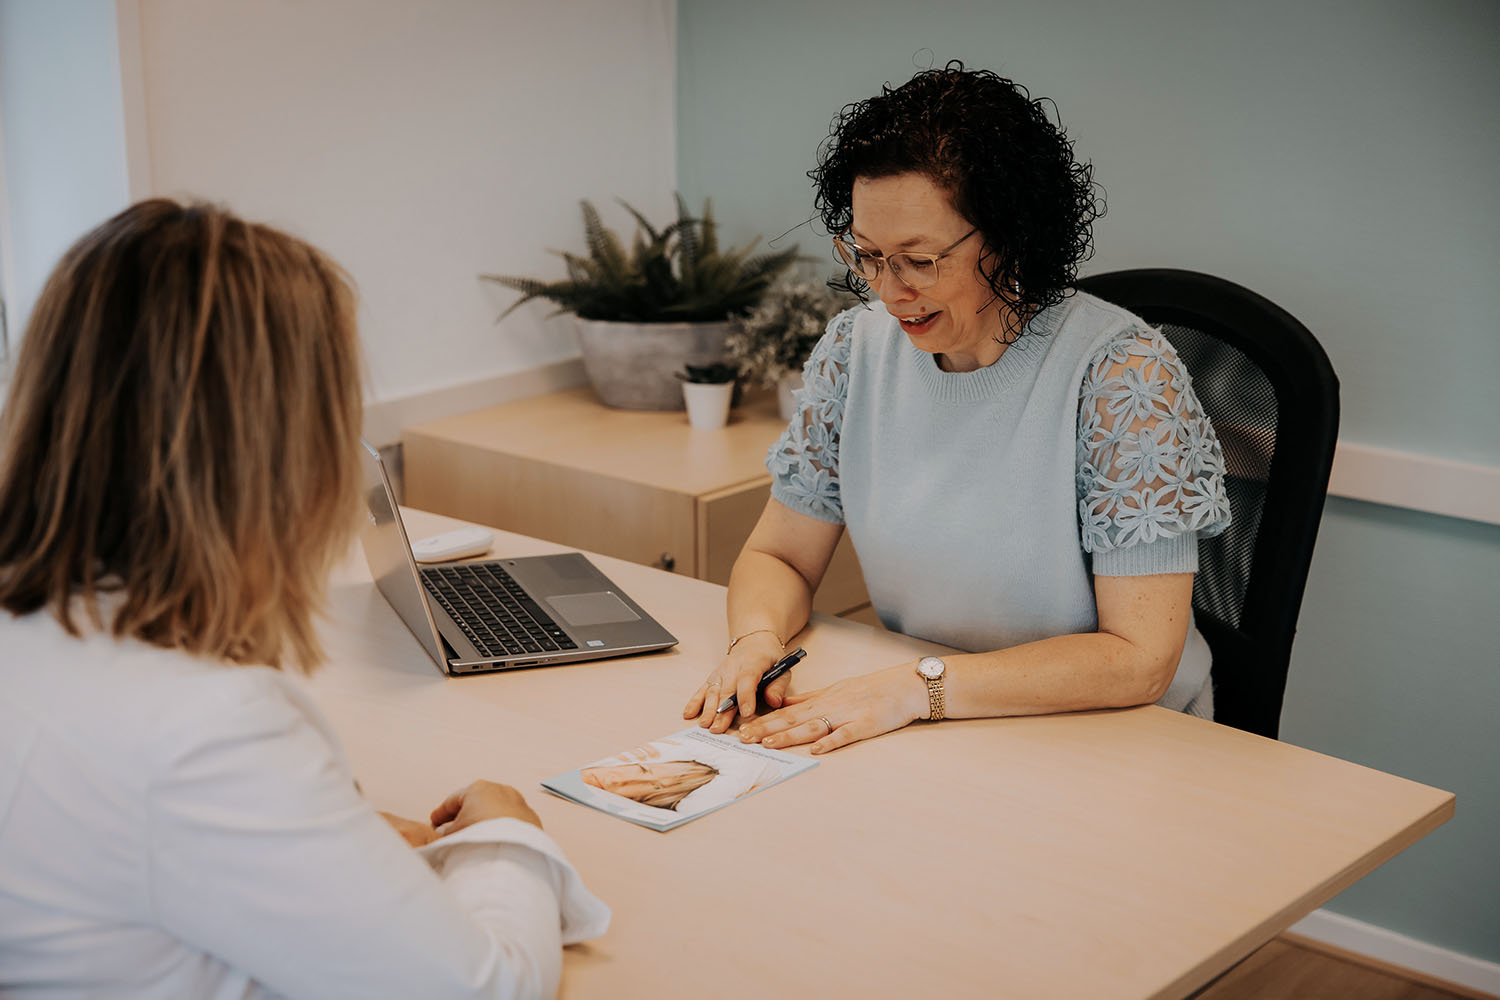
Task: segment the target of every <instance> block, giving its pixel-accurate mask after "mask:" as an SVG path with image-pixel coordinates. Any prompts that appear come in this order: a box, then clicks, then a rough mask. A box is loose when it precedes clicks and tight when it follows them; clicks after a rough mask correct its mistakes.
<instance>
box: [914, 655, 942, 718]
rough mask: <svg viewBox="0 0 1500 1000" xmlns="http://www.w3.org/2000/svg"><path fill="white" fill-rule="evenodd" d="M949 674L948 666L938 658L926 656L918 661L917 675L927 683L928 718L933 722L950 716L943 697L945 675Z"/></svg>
mask: <svg viewBox="0 0 1500 1000" xmlns="http://www.w3.org/2000/svg"><path fill="white" fill-rule="evenodd" d="M947 672H948V664H946V663H944V662H943V661H942V660H940V659H938V658H937V657H936V656H924V657H922V658H921V659H920V660H918V661H917V673H918V674H919V675H921V677H922V679H923V680H924V681H926V682H927V709H928V711H927V718H928V719H930V720H932V721H933V722H936V721H937V720H939V719H941V718H944V717H945V716H946V715H947V714H948V704H947V700H946V699H945V698H944V696H943V675H944V674H946V673H947Z"/></svg>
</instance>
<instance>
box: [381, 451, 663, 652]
mask: <svg viewBox="0 0 1500 1000" xmlns="http://www.w3.org/2000/svg"><path fill="white" fill-rule="evenodd" d="M362 443H363V444H364V454H363V460H364V470H365V476H364V487H365V489H364V495H365V503H366V504H367V506H368V508H369V510H368V514H369V516H368V517H367V518H366V523H364V524H362V525H361V527H360V533H359V540H360V544H361V545H362V546H363V547H364V550H365V561H366V562H367V563H369V565H370V575H371V576H372V577H374V578H375V585H376V586H377V587H378V588H379V589H380V593H381V595H382V596H384V597H385V599H386V601H387V602H388V603H389V604H390V606H391V607H392V608H394V609H395V611H396V614H398V615H400V616H401V620H402V621H403V622H405V623H406V627H407V628H409V629H411V634H412V635H414V636H416V637H417V641H418V642H420V643H421V644H422V646H423V648H424V649H426V650H427V655H429V656H431V657H432V661H433V662H434V663H436V664H437V666H438V668H439V669H440V670H442V671H443V672H444V673H446V674H450V675H458V674H470V673H482V672H488V671H492V670H511V669H514V668H516V667H537V666H542V665H545V664H553V663H573V662H577V661H580V660H602V659H605V658H607V657H611V656H627V655H629V654H631V653H647V652H651V651H652V650H657V649H666V648H667V647H669V646H675V645H676V644H677V639H676V637H674V636H673V635H672V633H670V632H668V631H667V630H666V629H664V628H662V627H661V625H660V624H658V623H657V622H656V621H655V619H653V618H652V617H651V616H650V615H648V614H647V613H646V612H645V611H644V610H642V608H641V606H640V605H639V604H637V603H635V601H633V600H631V599H630V598H629V597H628V596H627V595H626V594H625V593H624V592H623V591H621V590H620V588H619V587H617V586H615V585H614V584H613V583H612V582H610V579H609V577H607V576H605V575H604V574H603V573H601V572H599V570H598V569H597V568H596V567H595V566H594V564H593V563H591V562H589V561H588V559H586V558H584V556H583V555H582V553H578V552H567V553H562V554H559V555H550V556H528V557H525V558H519V559H489V560H484V561H478V562H454V563H439V564H436V565H430V566H418V565H417V561H416V559H415V558H414V557H413V556H412V551H411V543H410V542H409V541H408V540H407V537H406V527H405V525H403V524H402V523H401V516H400V514H398V513H397V510H396V499H395V494H394V493H393V492H392V491H391V482H390V479H389V477H387V476H386V473H385V463H384V462H382V461H381V460H380V452H378V451H376V450H375V449H374V448H372V447H370V445H369V443H368V442H362Z"/></svg>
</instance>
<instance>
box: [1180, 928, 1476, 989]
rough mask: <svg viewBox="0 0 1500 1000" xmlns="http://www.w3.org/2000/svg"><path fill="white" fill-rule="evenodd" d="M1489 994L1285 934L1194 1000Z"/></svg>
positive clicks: (1229, 972)
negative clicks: (1454, 985) (1382, 964)
mask: <svg viewBox="0 0 1500 1000" xmlns="http://www.w3.org/2000/svg"><path fill="white" fill-rule="evenodd" d="M1487 995H1488V994H1483V993H1476V992H1474V991H1472V990H1466V989H1464V988H1462V987H1452V986H1446V985H1445V984H1439V983H1435V982H1433V981H1431V980H1429V979H1426V978H1425V977H1423V976H1422V975H1421V974H1420V973H1414V972H1407V971H1405V970H1402V969H1397V968H1395V967H1393V966H1380V965H1378V964H1372V963H1371V962H1370V961H1369V960H1366V959H1362V958H1361V957H1360V956H1357V955H1351V954H1348V953H1344V952H1339V951H1337V949H1333V948H1329V947H1327V946H1324V945H1319V944H1317V943H1316V942H1312V941H1308V940H1306V939H1304V938H1297V937H1295V936H1291V935H1283V936H1281V937H1278V938H1276V939H1275V940H1273V941H1271V942H1270V943H1269V944H1267V945H1266V946H1265V947H1263V948H1261V949H1260V950H1259V951H1257V952H1255V953H1254V954H1252V955H1251V956H1250V957H1249V958H1247V959H1245V960H1244V961H1243V962H1241V963H1240V964H1239V965H1237V966H1235V967H1234V968H1233V969H1230V970H1229V971H1228V972H1227V973H1225V974H1224V975H1223V976H1221V977H1220V978H1219V979H1218V981H1217V982H1215V983H1213V984H1212V985H1211V986H1209V987H1207V988H1206V989H1204V990H1203V991H1202V992H1201V993H1198V994H1196V995H1195V1000H1281V998H1286V1000H1473V998H1476V997H1485V996H1487Z"/></svg>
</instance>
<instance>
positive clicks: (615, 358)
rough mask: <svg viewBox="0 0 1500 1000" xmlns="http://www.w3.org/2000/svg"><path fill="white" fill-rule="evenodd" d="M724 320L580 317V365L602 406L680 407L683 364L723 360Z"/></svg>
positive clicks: (638, 408) (725, 331)
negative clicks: (648, 320)
mask: <svg viewBox="0 0 1500 1000" xmlns="http://www.w3.org/2000/svg"><path fill="white" fill-rule="evenodd" d="M728 333H729V324H728V323H610V322H606V321H604V320H596V319H580V320H579V321H578V343H579V345H580V346H581V347H582V348H583V367H584V370H585V371H587V372H588V376H589V381H590V382H592V383H593V385H594V391H595V392H597V393H598V394H599V398H600V399H601V400H603V402H604V405H606V406H613V407H616V408H618V409H622V410H680V409H682V407H683V403H682V383H681V382H679V381H678V380H677V378H676V376H675V375H674V374H673V373H674V372H679V371H682V368H683V366H684V365H688V364H694V365H709V364H713V363H715V362H719V361H724V360H725V358H726V355H725V351H724V338H725V337H726V336H727V335H728Z"/></svg>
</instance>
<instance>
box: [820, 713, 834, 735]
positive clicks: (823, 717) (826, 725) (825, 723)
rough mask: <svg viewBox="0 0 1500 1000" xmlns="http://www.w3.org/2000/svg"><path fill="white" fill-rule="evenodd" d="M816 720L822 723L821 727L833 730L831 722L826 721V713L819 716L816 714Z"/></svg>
mask: <svg viewBox="0 0 1500 1000" xmlns="http://www.w3.org/2000/svg"><path fill="white" fill-rule="evenodd" d="M818 721H819V722H821V723H823V727H824V728H825V729H827V730H828V731H829V732H830V733H831V732H833V723H831V722H829V721H828V716H826V715H820V716H818Z"/></svg>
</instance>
